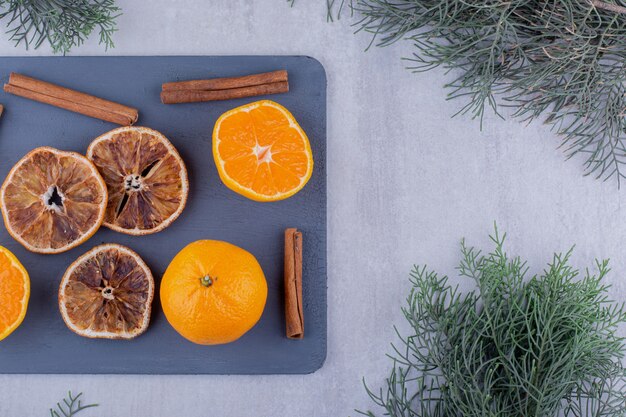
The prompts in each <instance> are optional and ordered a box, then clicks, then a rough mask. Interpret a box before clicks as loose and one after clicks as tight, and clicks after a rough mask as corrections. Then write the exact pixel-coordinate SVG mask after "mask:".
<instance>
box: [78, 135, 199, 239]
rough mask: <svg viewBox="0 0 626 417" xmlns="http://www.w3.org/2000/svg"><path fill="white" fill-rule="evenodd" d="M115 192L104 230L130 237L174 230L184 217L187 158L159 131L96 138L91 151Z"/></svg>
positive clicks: (90, 147) (89, 151)
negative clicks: (171, 226)
mask: <svg viewBox="0 0 626 417" xmlns="http://www.w3.org/2000/svg"><path fill="white" fill-rule="evenodd" d="M87 157H88V158H89V159H90V160H91V161H93V163H94V164H95V165H96V167H97V168H98V170H99V171H100V173H101V174H102V176H103V177H104V180H105V182H106V184H107V187H108V190H109V201H108V204H107V209H106V216H105V219H104V225H105V226H106V227H108V228H110V229H113V230H115V231H118V232H122V233H126V234H129V235H146V234H150V233H156V232H159V231H161V230H163V229H165V228H166V227H168V226H169V225H170V224H171V223H172V222H173V221H174V220H176V218H177V217H178V216H179V215H180V214H181V213H182V211H183V209H184V208H185V204H186V202H187V194H188V193H189V182H188V180H187V169H186V167H185V163H184V162H183V160H182V158H181V157H180V155H179V154H178V152H177V151H176V149H175V148H174V146H173V145H172V144H171V143H170V141H169V140H167V138H166V137H165V136H163V135H162V134H161V133H159V132H157V131H156V130H152V129H148V128H146V127H137V126H126V127H121V128H118V129H115V130H112V131H110V132H108V133H105V134H104V135H102V136H100V137H98V138H96V139H95V140H94V141H93V142H92V143H91V145H89V148H88V149H87Z"/></svg>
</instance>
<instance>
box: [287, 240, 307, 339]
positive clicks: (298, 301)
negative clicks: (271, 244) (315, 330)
mask: <svg viewBox="0 0 626 417" xmlns="http://www.w3.org/2000/svg"><path fill="white" fill-rule="evenodd" d="M284 278H285V319H286V324H287V326H286V330H287V337H288V338H290V339H302V338H303V337H304V314H303V311H302V233H301V232H299V231H298V229H295V228H289V229H287V230H285V277H284Z"/></svg>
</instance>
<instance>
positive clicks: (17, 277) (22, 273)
mask: <svg viewBox="0 0 626 417" xmlns="http://www.w3.org/2000/svg"><path fill="white" fill-rule="evenodd" d="M29 297H30V279H29V278H28V272H26V269H25V268H24V267H23V266H22V264H21V263H20V261H19V260H18V259H17V258H16V257H15V255H13V254H12V253H11V252H10V251H9V250H8V249H7V248H4V247H2V246H0V340H2V339H4V338H6V337H7V336H8V335H10V334H11V333H13V331H14V330H15V329H17V328H18V327H19V325H20V324H21V323H22V321H23V320H24V317H25V316H26V308H27V307H28V298H29Z"/></svg>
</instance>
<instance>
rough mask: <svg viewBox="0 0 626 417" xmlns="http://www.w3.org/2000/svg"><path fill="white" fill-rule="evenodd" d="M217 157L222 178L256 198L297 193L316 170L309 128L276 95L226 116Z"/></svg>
mask: <svg viewBox="0 0 626 417" xmlns="http://www.w3.org/2000/svg"><path fill="white" fill-rule="evenodd" d="M213 158H214V159H215V165H216V166H217V171H218V173H219V175H220V178H221V179H222V182H223V183H224V184H225V185H226V186H227V187H228V188H230V189H231V190H233V191H235V192H237V193H239V194H241V195H243V196H245V197H248V198H250V199H252V200H255V201H277V200H283V199H285V198H288V197H291V196H292V195H294V194H295V193H297V192H298V191H300V190H301V189H302V188H303V187H304V186H305V185H306V183H307V181H309V178H311V174H312V173H313V154H312V152H311V145H310V144H309V139H308V138H307V136H306V133H304V131H303V130H302V128H301V127H300V125H299V124H298V122H297V121H296V119H295V118H294V117H293V115H292V114H291V113H290V112H289V110H287V109H286V108H284V107H283V106H281V105H280V104H278V103H276V102H274V101H270V100H261V101H257V102H254V103H250V104H246V105H245V106H241V107H237V108H236V109H233V110H230V111H228V112H226V113H224V114H223V115H222V116H220V118H219V119H218V120H217V122H216V123H215V128H214V129H213Z"/></svg>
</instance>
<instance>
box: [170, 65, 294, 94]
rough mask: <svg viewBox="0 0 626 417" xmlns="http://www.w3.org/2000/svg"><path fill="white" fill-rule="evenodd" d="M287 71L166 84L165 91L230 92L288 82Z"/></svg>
mask: <svg viewBox="0 0 626 417" xmlns="http://www.w3.org/2000/svg"><path fill="white" fill-rule="evenodd" d="M287 81H288V74H287V71H286V70H278V71H272V72H264V73H262V74H252V75H245V76H243V77H228V78H212V79H208V80H192V81H178V82H172V83H165V84H163V86H162V90H163V91H173V90H212V91H215V90H229V89H231V88H241V87H251V86H254V85H262V84H272V83H278V82H287Z"/></svg>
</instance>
